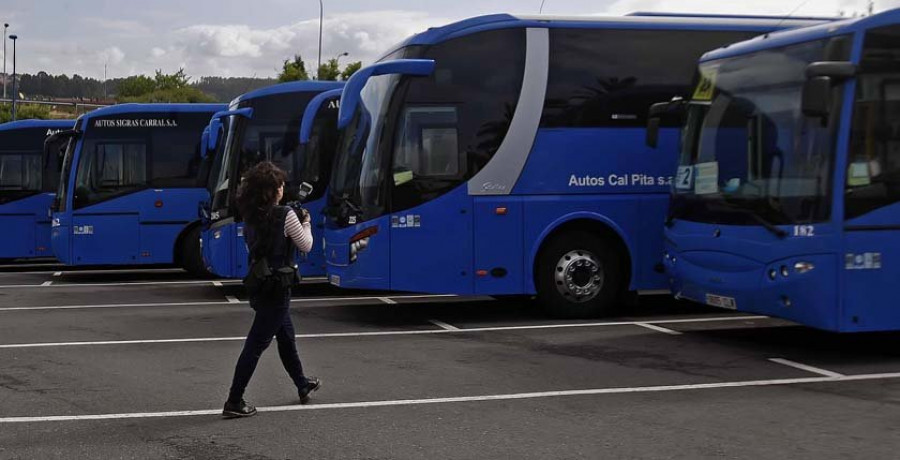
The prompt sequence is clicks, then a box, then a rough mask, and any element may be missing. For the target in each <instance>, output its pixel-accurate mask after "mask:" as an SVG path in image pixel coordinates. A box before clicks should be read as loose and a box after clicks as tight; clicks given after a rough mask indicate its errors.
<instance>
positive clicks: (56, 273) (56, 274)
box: [53, 272, 62, 277]
mask: <svg viewBox="0 0 900 460" xmlns="http://www.w3.org/2000/svg"><path fill="white" fill-rule="evenodd" d="M53 276H55V277H58V276H62V272H53Z"/></svg>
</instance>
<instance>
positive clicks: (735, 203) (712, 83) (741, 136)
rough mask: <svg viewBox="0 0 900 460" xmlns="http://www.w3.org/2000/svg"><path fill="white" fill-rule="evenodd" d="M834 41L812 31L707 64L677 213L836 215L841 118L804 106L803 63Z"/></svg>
mask: <svg viewBox="0 0 900 460" xmlns="http://www.w3.org/2000/svg"><path fill="white" fill-rule="evenodd" d="M827 45H828V42H827V41H825V40H822V41H815V42H809V43H804V44H800V45H793V46H790V47H786V48H781V49H773V50H767V51H762V52H759V53H754V54H750V55H746V56H739V57H735V58H729V59H723V60H719V61H713V62H708V63H704V64H702V65H701V67H700V75H701V83H700V85H699V86H698V88H697V90H696V91H695V93H694V96H693V99H692V101H691V103H690V105H689V109H688V117H687V124H686V127H685V130H684V133H683V135H682V152H681V157H680V161H679V167H678V172H677V175H676V178H675V181H674V184H673V186H674V193H673V198H672V204H671V211H670V212H671V217H672V218H677V219H683V220H689V221H694V222H703V223H715V224H730V225H763V226H767V227H771V225H787V224H796V223H813V222H822V221H825V220H827V219H828V218H829V217H830V213H831V172H832V165H833V159H834V136H833V130H834V128H833V125H834V123H832V124H831V126H830V127H824V126H822V124H821V122H820V120H818V119H813V118H810V117H806V116H805V115H804V114H803V113H802V111H801V110H800V102H801V93H802V88H803V83H804V81H805V79H806V77H805V71H806V67H807V65H808V64H809V63H811V62H815V61H820V60H824V56H825V53H826V47H827ZM836 93H837V91H836ZM835 118H836V117H835Z"/></svg>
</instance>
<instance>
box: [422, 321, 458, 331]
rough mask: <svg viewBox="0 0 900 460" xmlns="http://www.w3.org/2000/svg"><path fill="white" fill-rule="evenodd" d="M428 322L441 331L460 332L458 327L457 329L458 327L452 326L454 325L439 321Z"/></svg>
mask: <svg viewBox="0 0 900 460" xmlns="http://www.w3.org/2000/svg"><path fill="white" fill-rule="evenodd" d="M428 322H429V323H431V324H434V325H435V326H437V327H439V328H441V329H446V330H448V331H458V330H459V328H458V327H456V326H454V325H452V324H447V323H445V322H443V321H439V320H436V319H429V320H428Z"/></svg>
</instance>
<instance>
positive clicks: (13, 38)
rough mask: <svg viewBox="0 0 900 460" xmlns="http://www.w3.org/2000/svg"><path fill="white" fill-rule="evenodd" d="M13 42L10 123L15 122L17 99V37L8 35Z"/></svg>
mask: <svg viewBox="0 0 900 460" xmlns="http://www.w3.org/2000/svg"><path fill="white" fill-rule="evenodd" d="M9 38H10V39H11V40H12V41H13V95H12V121H16V99H18V97H19V86H18V84H16V40H17V39H18V38H19V36H18V35H10V36H9Z"/></svg>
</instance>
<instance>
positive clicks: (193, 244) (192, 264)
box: [181, 226, 209, 278]
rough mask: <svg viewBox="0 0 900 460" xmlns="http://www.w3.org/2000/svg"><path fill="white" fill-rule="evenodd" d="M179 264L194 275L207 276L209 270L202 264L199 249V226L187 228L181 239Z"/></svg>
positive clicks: (201, 255)
mask: <svg viewBox="0 0 900 460" xmlns="http://www.w3.org/2000/svg"><path fill="white" fill-rule="evenodd" d="M181 265H182V268H184V269H185V270H187V271H188V272H189V273H190V274H192V275H194V276H197V277H200V278H205V277H207V276H209V272H208V271H207V270H206V267H204V266H203V254H201V251H200V226H196V227H194V228H192V229H190V230H188V232H187V233H186V234H185V235H184V239H182V240H181Z"/></svg>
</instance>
